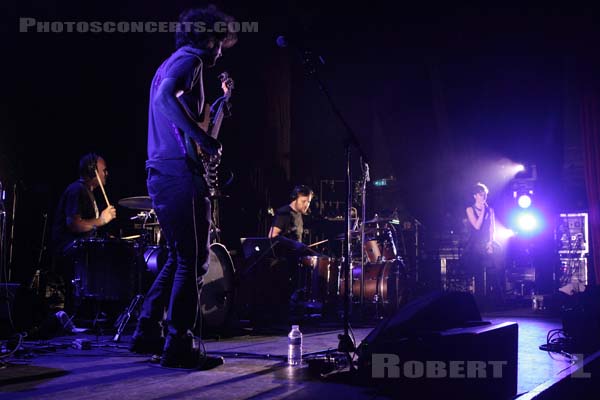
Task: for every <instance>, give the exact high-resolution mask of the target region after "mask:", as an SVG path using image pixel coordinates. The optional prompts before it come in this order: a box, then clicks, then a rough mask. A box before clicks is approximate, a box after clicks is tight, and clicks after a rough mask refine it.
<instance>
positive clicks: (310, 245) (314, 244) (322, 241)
mask: <svg viewBox="0 0 600 400" xmlns="http://www.w3.org/2000/svg"><path fill="white" fill-rule="evenodd" d="M328 241H329V239H325V240H321V241H320V242H316V243H313V244H309V245H308V246H307V247H313V246H317V245H319V244H321V243H325V242H328Z"/></svg>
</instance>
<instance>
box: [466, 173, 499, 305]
mask: <svg viewBox="0 0 600 400" xmlns="http://www.w3.org/2000/svg"><path fill="white" fill-rule="evenodd" d="M488 193H489V190H488V188H487V186H486V185H484V184H483V183H481V182H478V183H476V184H475V185H474V186H473V189H472V191H471V194H472V195H473V199H474V203H473V204H472V205H470V206H468V207H467V209H466V214H467V220H468V228H469V229H468V231H469V237H468V240H467V244H466V246H465V249H464V252H463V257H462V259H463V266H464V268H465V270H466V272H467V274H468V276H469V277H470V278H472V279H473V278H474V280H475V287H474V290H475V293H474V294H475V299H476V300H477V302H478V304H479V305H480V306H481V307H484V306H488V305H490V303H491V301H488V302H487V303H488V304H484V301H486V300H493V301H494V302H495V303H496V305H498V303H497V302H498V301H499V300H500V301H501V299H502V298H503V294H504V287H503V284H502V281H503V278H504V276H503V271H501V270H500V269H499V268H498V266H499V263H498V262H496V256H497V255H498V252H499V246H498V245H497V244H496V243H495V241H494V236H495V230H496V222H495V215H494V209H493V208H491V207H489V206H488V204H487V197H488Z"/></svg>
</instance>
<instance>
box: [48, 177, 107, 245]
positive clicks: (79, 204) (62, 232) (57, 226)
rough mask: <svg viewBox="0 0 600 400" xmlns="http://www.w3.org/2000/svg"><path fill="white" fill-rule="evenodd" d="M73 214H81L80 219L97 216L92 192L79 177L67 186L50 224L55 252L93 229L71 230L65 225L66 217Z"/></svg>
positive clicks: (88, 233)
mask: <svg viewBox="0 0 600 400" xmlns="http://www.w3.org/2000/svg"><path fill="white" fill-rule="evenodd" d="M75 215H79V216H81V218H82V219H91V218H98V217H99V213H98V206H97V205H96V199H95V198H94V194H93V193H92V192H91V191H90V190H89V189H88V188H87V187H86V186H85V184H84V182H83V180H81V179H78V180H76V181H75V182H73V183H71V184H70V185H69V186H67V188H66V189H65V191H64V192H63V194H62V196H61V197H60V200H59V202H58V207H57V209H56V214H55V215H54V223H53V224H52V248H53V250H54V251H55V252H57V253H60V252H62V251H63V250H64V249H65V247H67V246H68V245H69V244H70V243H72V242H73V241H74V240H77V239H80V238H83V237H87V236H90V235H91V234H92V233H93V231H91V232H84V233H74V232H71V231H70V230H69V228H68V226H67V218H68V217H73V216H75Z"/></svg>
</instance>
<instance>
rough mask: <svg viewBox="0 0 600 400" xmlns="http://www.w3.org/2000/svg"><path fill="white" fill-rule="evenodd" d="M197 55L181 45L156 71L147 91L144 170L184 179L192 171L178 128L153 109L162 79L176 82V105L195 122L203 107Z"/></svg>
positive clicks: (201, 83)
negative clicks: (146, 148) (148, 101)
mask: <svg viewBox="0 0 600 400" xmlns="http://www.w3.org/2000/svg"><path fill="white" fill-rule="evenodd" d="M200 54H201V53H200V52H199V51H198V50H197V49H194V48H193V47H190V46H184V47H181V48H179V49H178V50H177V51H175V52H174V53H173V54H171V56H170V57H169V58H168V59H166V60H165V61H164V62H163V63H162V65H161V66H160V67H159V68H158V70H157V71H156V74H155V75H154V79H153V80H152V85H151V88H150V107H149V112H148V160H147V161H146V167H147V168H154V169H156V170H158V171H160V173H161V174H163V175H173V176H186V175H189V174H191V170H190V169H189V168H188V165H187V164H186V157H185V155H186V151H185V139H184V137H183V132H182V131H181V129H180V127H178V126H177V124H176V123H175V121H171V120H170V119H169V118H168V117H167V116H166V115H164V114H163V113H162V112H160V110H158V109H157V108H156V107H155V106H154V101H155V99H156V95H157V90H158V88H159V86H160V84H161V82H162V80H163V79H166V78H172V79H175V80H176V88H177V89H178V90H180V91H181V92H182V94H181V95H180V96H179V103H180V104H181V105H182V107H183V109H184V110H185V112H186V113H187V115H188V117H189V118H191V119H192V120H194V121H195V122H196V123H198V122H200V120H201V119H200V115H201V114H202V111H203V107H204V85H203V82H202V60H201V58H200Z"/></svg>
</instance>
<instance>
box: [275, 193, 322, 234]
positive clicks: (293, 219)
mask: <svg viewBox="0 0 600 400" xmlns="http://www.w3.org/2000/svg"><path fill="white" fill-rule="evenodd" d="M313 196H314V192H313V191H312V189H311V188H309V187H308V186H304V185H298V186H296V187H295V188H294V190H293V191H292V193H291V195H290V199H291V202H290V203H289V204H286V205H285V206H283V207H280V208H278V209H277V212H276V213H275V218H273V222H272V223H271V229H270V230H269V237H270V238H274V237H276V236H279V235H281V236H285V237H287V238H288V239H292V240H296V241H298V242H302V234H303V232H304V219H303V216H304V215H308V213H309V209H310V202H311V201H312V198H313Z"/></svg>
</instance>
